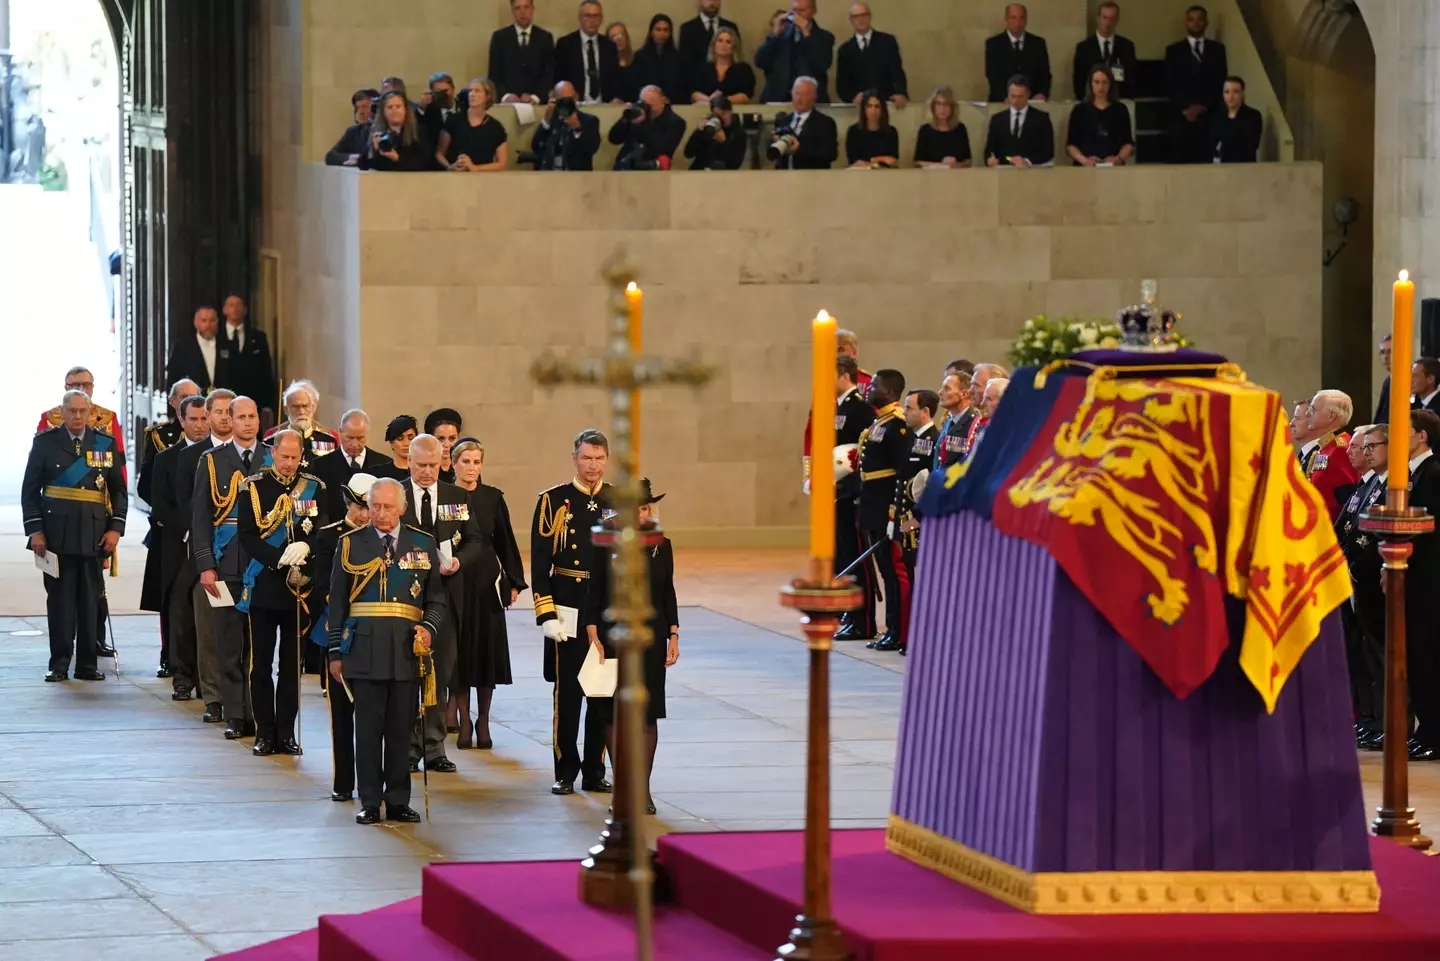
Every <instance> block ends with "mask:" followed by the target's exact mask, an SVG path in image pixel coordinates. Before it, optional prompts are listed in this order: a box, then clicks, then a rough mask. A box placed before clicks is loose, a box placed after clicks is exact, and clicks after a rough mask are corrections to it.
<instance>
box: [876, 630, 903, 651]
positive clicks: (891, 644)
mask: <svg viewBox="0 0 1440 961" xmlns="http://www.w3.org/2000/svg"><path fill="white" fill-rule="evenodd" d="M900 647H901V644H900V641H899V639H898V638H896V637H894V636H893V635H891V634H886V635H885V636H884V637H882V638H880V639H879V640H877V641H876V642H875V650H877V651H898V650H900Z"/></svg>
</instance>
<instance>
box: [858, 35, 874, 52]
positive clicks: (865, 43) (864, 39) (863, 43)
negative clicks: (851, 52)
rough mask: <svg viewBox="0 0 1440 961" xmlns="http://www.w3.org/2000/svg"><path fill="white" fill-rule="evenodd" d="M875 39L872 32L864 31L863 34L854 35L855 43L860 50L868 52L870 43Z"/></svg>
mask: <svg viewBox="0 0 1440 961" xmlns="http://www.w3.org/2000/svg"><path fill="white" fill-rule="evenodd" d="M874 39H875V31H874V30H866V31H865V32H864V33H857V34H855V42H856V43H858V44H859V45H860V49H861V50H869V49H870V42H871V41H872V40H874Z"/></svg>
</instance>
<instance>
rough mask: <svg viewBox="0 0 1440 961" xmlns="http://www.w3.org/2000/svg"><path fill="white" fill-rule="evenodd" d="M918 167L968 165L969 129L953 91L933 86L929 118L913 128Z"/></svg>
mask: <svg viewBox="0 0 1440 961" xmlns="http://www.w3.org/2000/svg"><path fill="white" fill-rule="evenodd" d="M914 164H915V166H917V167H968V166H970V132H969V131H968V130H966V129H965V125H964V124H963V123H961V122H960V106H959V104H957V103H956V102H955V91H953V90H951V89H950V88H949V87H936V88H935V92H934V93H932V94H931V95H930V122H929V123H926V124H922V125H921V126H920V129H919V130H918V131H916V132H915V159H914Z"/></svg>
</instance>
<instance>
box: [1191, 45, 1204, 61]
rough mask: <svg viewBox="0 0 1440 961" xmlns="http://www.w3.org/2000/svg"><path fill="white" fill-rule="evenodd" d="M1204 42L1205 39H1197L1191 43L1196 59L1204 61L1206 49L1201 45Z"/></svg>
mask: <svg viewBox="0 0 1440 961" xmlns="http://www.w3.org/2000/svg"><path fill="white" fill-rule="evenodd" d="M1204 42H1205V41H1204V40H1197V41H1195V42H1194V43H1193V44H1191V45H1190V49H1191V50H1193V51H1195V59H1196V60H1199V61H1200V62H1202V63H1203V62H1204V61H1205V50H1204V49H1203V48H1202V47H1201V44H1203V43H1204Z"/></svg>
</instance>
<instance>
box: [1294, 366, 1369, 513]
mask: <svg viewBox="0 0 1440 961" xmlns="http://www.w3.org/2000/svg"><path fill="white" fill-rule="evenodd" d="M1353 409H1354V407H1353V405H1352V404H1351V402H1350V397H1349V395H1347V394H1345V393H1344V392H1342V391H1338V390H1322V391H1319V392H1317V393H1316V394H1315V396H1314V397H1312V398H1311V399H1310V403H1309V404H1308V405H1306V408H1305V413H1304V425H1303V427H1302V430H1303V431H1304V434H1302V435H1300V436H1298V437H1296V438H1295V440H1296V442H1297V443H1300V444H1301V445H1302V446H1301V448H1300V466H1301V467H1302V468H1303V469H1304V471H1305V476H1306V478H1308V479H1309V481H1310V483H1312V484H1314V485H1315V488H1316V489H1317V490H1318V491H1320V493H1321V495H1322V496H1324V498H1325V506H1326V508H1328V509H1329V511H1330V519H1331V521H1334V520H1335V518H1336V517H1338V516H1339V515H1340V508H1342V507H1343V506H1344V505H1345V502H1346V501H1348V500H1349V499H1350V495H1351V493H1353V492H1354V490H1355V486H1356V484H1358V483H1359V481H1360V475H1359V474H1358V473H1357V472H1356V470H1355V468H1354V467H1352V466H1350V458H1349V457H1348V456H1347V455H1346V453H1345V448H1346V446H1347V445H1348V444H1349V443H1350V436H1349V435H1348V434H1346V433H1345V425H1346V424H1349V423H1350V417H1351V415H1352V413H1353Z"/></svg>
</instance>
